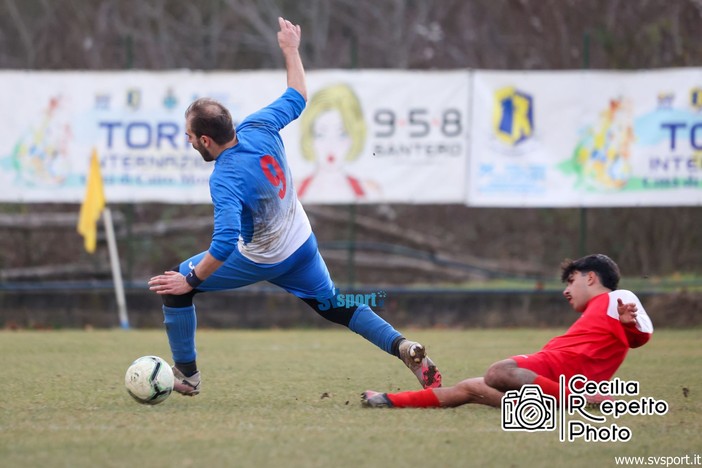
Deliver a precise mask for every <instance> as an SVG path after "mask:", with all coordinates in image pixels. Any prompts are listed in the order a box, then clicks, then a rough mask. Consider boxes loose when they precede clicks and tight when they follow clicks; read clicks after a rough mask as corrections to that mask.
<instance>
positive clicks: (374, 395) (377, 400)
mask: <svg viewBox="0 0 702 468" xmlns="http://www.w3.org/2000/svg"><path fill="white" fill-rule="evenodd" d="M361 406H363V407H364V408H392V402H391V401H390V398H388V395H387V393H379V392H374V391H373V390H366V391H365V392H363V393H361Z"/></svg>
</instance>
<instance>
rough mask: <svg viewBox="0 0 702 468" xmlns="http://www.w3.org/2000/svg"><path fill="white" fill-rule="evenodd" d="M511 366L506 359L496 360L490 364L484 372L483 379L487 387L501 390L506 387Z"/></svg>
mask: <svg viewBox="0 0 702 468" xmlns="http://www.w3.org/2000/svg"><path fill="white" fill-rule="evenodd" d="M510 369H511V367H510V366H509V365H508V363H507V361H498V362H496V363H494V364H492V365H491V366H490V367H489V368H488V370H487V371H486V372H485V376H484V377H483V379H484V380H485V384H486V385H488V386H489V387H492V388H496V389H497V390H502V389H504V388H506V387H507V381H508V380H509V373H510Z"/></svg>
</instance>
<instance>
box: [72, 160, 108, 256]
mask: <svg viewBox="0 0 702 468" xmlns="http://www.w3.org/2000/svg"><path fill="white" fill-rule="evenodd" d="M104 208H105V188H104V186H103V184H102V175H101V174H100V161H99V160H98V155H97V150H96V149H95V148H93V154H92V156H91V157H90V171H89V172H88V183H87V184H86V190H85V199H84V200H83V204H82V205H81V206H80V216H79V217H78V233H79V234H80V235H82V236H83V238H84V243H85V250H87V251H88V252H89V253H93V252H95V244H96V242H97V222H98V220H99V219H100V213H102V210H103V209H104Z"/></svg>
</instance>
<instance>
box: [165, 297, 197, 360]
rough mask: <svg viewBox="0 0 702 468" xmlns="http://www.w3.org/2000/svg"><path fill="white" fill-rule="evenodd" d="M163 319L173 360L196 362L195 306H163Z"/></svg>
mask: <svg viewBox="0 0 702 468" xmlns="http://www.w3.org/2000/svg"><path fill="white" fill-rule="evenodd" d="M163 317H164V320H163V323H165V324H166V334H167V335H168V343H169V344H170V345H171V354H173V360H174V361H175V362H177V363H185V362H192V361H195V356H196V354H197V353H196V351H195V329H196V328H197V316H196V315H195V306H190V307H166V306H163Z"/></svg>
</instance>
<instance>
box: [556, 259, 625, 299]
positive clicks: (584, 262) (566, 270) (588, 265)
mask: <svg viewBox="0 0 702 468" xmlns="http://www.w3.org/2000/svg"><path fill="white" fill-rule="evenodd" d="M561 271H562V272H561V281H563V282H564V283H565V282H566V281H568V278H569V277H570V275H571V274H573V273H574V272H576V271H577V272H580V273H588V272H590V271H594V272H595V274H597V276H598V277H599V278H600V282H601V283H602V286H604V287H605V288H608V289H611V290H612V291H614V290H615V289H617V287H618V286H619V279H620V278H621V275H620V273H619V267H618V266H617V264H616V263H614V260H612V259H611V258H609V257H608V256H606V255H603V254H594V255H587V256H585V257H582V258H579V259H577V260H571V259H569V258H567V259H565V260H563V263H561Z"/></svg>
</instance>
